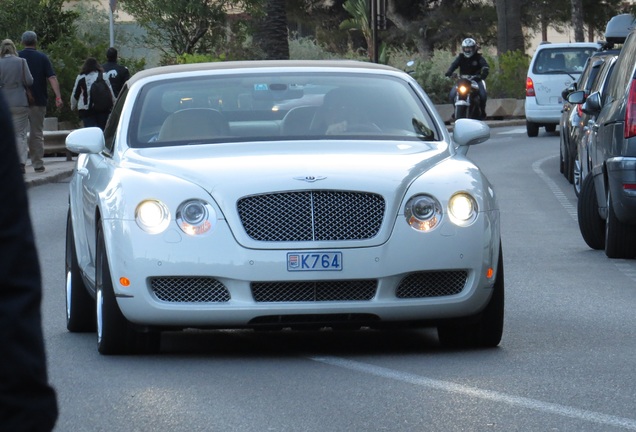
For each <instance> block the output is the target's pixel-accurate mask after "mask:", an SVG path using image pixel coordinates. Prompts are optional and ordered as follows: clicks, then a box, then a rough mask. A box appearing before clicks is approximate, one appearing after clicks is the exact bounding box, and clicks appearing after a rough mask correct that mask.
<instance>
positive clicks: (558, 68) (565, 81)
mask: <svg viewBox="0 0 636 432" xmlns="http://www.w3.org/2000/svg"><path fill="white" fill-rule="evenodd" d="M600 48H601V44H599V43H596V42H571V43H549V42H545V43H542V44H541V45H539V46H538V47H537V50H536V51H535V53H534V55H533V56H532V60H531V61H530V66H529V68H528V75H527V78H526V103H525V111H526V129H527V132H528V136H529V137H536V136H537V135H538V134H539V128H540V127H545V130H546V131H548V132H554V131H555V130H556V127H557V125H558V124H559V122H560V120H561V110H562V109H563V95H562V92H563V89H565V88H567V87H569V86H570V85H571V84H572V83H573V82H574V81H576V80H577V79H578V77H579V76H580V75H581V72H582V71H583V67H584V66H585V61H586V60H587V59H588V57H590V55H592V54H593V53H594V52H596V51H598V50H599V49H600Z"/></svg>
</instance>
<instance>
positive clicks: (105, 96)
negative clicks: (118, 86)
mask: <svg viewBox="0 0 636 432" xmlns="http://www.w3.org/2000/svg"><path fill="white" fill-rule="evenodd" d="M98 74H99V75H98V76H97V80H95V82H94V83H93V85H92V86H91V90H90V100H91V103H90V107H89V109H90V110H92V111H95V112H100V113H103V112H110V110H111V109H112V108H113V97H112V93H111V92H110V89H109V88H108V84H106V81H104V77H103V76H102V73H101V72H98Z"/></svg>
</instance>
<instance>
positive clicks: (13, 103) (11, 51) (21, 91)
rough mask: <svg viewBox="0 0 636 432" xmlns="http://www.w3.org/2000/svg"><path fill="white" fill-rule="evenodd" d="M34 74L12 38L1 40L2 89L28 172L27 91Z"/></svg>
mask: <svg viewBox="0 0 636 432" xmlns="http://www.w3.org/2000/svg"><path fill="white" fill-rule="evenodd" d="M32 84H33V76H32V75H31V71H30V70H29V65H28V64H27V62H26V60H25V59H23V58H20V57H18V53H17V51H16V48H15V44H14V43H13V41H12V40H11V39H5V40H3V41H2V42H0V91H2V94H3V96H4V99H5V100H6V102H7V105H9V109H10V110H11V117H12V120H13V130H14V131H15V142H16V146H17V152H18V160H19V162H20V167H21V170H22V173H25V172H26V169H25V164H26V160H27V131H28V127H29V99H28V97H27V92H30V88H29V87H30V86H31V85H32Z"/></svg>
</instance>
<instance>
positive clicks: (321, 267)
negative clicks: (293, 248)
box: [287, 252, 342, 271]
mask: <svg viewBox="0 0 636 432" xmlns="http://www.w3.org/2000/svg"><path fill="white" fill-rule="evenodd" d="M341 270H342V252H303V253H297V252H288V253H287V271H341Z"/></svg>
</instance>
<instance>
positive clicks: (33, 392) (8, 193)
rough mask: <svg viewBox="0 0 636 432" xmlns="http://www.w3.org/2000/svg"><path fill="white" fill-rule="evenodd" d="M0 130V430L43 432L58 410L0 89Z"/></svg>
mask: <svg viewBox="0 0 636 432" xmlns="http://www.w3.org/2000/svg"><path fill="white" fill-rule="evenodd" d="M0 131H2V133H0V154H1V155H2V157H0V178H1V179H2V185H1V186H0V202H2V203H3V205H0V257H2V259H1V260H0V329H1V330H0V431H14V432H18V431H23V432H26V431H33V432H48V431H51V430H53V427H54V426H55V422H56V420H57V415H58V408H57V399H56V394H55V390H54V389H53V388H52V387H51V386H50V385H49V382H48V373H47V366H46V351H45V348H44V337H43V334H42V315H41V312H40V305H41V301H42V279H41V271H40V264H39V262H38V253H37V249H36V245H35V238H34V235H33V227H32V225H31V218H30V213H29V203H28V197H27V193H26V185H25V183H24V179H23V177H22V175H21V174H20V169H19V168H18V156H17V152H16V145H15V142H14V138H13V137H14V133H13V122H12V119H11V114H10V112H9V107H8V106H7V104H6V102H5V100H4V97H3V92H0Z"/></svg>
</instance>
